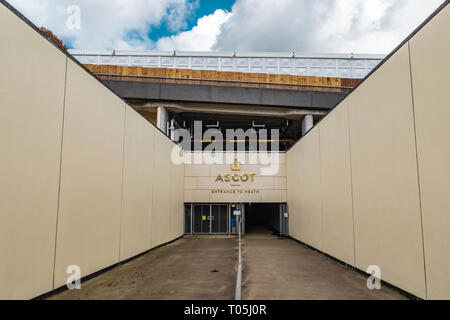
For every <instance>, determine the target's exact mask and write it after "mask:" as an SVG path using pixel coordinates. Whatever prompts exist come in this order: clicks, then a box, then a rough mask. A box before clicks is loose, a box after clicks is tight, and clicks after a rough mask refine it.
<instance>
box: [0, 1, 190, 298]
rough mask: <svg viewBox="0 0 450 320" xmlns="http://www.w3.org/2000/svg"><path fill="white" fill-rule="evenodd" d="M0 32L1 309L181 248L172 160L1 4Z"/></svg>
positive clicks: (123, 108)
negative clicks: (164, 248)
mask: <svg viewBox="0 0 450 320" xmlns="http://www.w3.org/2000/svg"><path fill="white" fill-rule="evenodd" d="M0 26H1V29H2V30H8V32H1V33H0V43H4V44H7V45H5V46H4V48H2V50H1V53H0V68H1V69H2V73H1V74H0V90H1V91H0V92H1V94H0V124H1V126H0V132H1V134H0V137H1V138H0V148H1V150H2V158H1V160H0V164H1V165H0V178H1V181H2V184H1V186H0V188H1V189H0V190H1V193H0V219H1V223H0V261H2V263H1V264H0V299H28V298H33V297H36V296H39V295H41V294H44V293H47V292H49V291H51V290H53V289H56V288H58V287H61V286H64V285H65V284H66V280H67V278H68V276H69V274H67V273H66V272H67V268H68V267H69V266H78V267H80V271H81V276H82V277H84V276H87V275H90V274H92V273H95V272H97V271H100V270H102V269H103V268H106V267H109V266H111V265H114V264H116V263H118V262H119V261H123V260H126V259H128V258H130V257H133V256H136V255H137V254H140V253H142V252H145V251H147V250H149V249H151V248H154V247H155V246H158V245H161V244H164V243H166V242H169V241H171V240H174V239H176V238H177V237H179V236H181V235H182V228H183V186H184V167H183V165H175V164H174V163H173V162H172V161H171V155H172V150H173V149H174V148H175V150H176V151H178V152H180V149H179V148H178V147H177V146H176V145H175V144H173V143H172V142H171V141H170V140H169V139H168V138H167V137H166V136H165V135H164V134H163V133H161V132H160V131H159V130H158V129H156V128H155V127H154V126H153V125H151V124H150V123H148V122H147V121H146V120H144V119H143V118H142V117H141V116H139V115H138V114H137V113H136V112H135V111H134V110H133V109H132V108H131V107H129V106H128V105H126V104H125V102H123V101H122V100H121V99H120V98H119V97H117V96H116V95H114V94H113V93H112V92H111V91H109V89H107V88H106V87H105V86H103V85H102V84H101V83H100V82H99V81H97V80H96V79H95V78H94V77H92V76H91V75H90V74H89V73H88V72H86V71H85V70H84V69H83V68H82V67H81V66H79V65H78V64H77V63H75V62H74V61H73V60H72V59H70V57H68V56H66V55H65V54H64V53H63V52H61V51H60V50H59V49H58V48H56V47H55V46H53V45H52V44H51V43H50V42H49V41H47V40H46V39H45V38H43V37H42V36H41V35H40V34H39V33H38V32H36V30H33V28H32V27H30V26H29V25H27V22H26V21H25V20H23V19H22V18H21V17H19V16H18V15H17V14H15V13H14V12H13V11H11V10H10V8H8V7H6V6H5V5H4V4H3V3H2V4H0ZM30 48H32V50H30ZM181 153H182V152H181ZM160 169H161V170H160ZM161 185H163V186H164V191H165V195H164V197H161V196H160V195H159V194H158V191H157V190H158V189H159V188H160V186H161ZM159 223H161V225H159V226H158V225H156V226H155V224H159ZM155 230H158V233H156V232H155Z"/></svg>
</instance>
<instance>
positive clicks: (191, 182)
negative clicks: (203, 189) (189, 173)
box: [184, 177, 197, 190]
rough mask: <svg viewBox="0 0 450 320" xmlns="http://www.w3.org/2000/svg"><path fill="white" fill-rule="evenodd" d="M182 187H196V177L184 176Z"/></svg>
mask: <svg viewBox="0 0 450 320" xmlns="http://www.w3.org/2000/svg"><path fill="white" fill-rule="evenodd" d="M184 189H185V190H195V189H197V178H195V177H185V178H184Z"/></svg>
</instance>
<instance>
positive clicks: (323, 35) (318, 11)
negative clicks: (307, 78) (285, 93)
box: [213, 0, 443, 53]
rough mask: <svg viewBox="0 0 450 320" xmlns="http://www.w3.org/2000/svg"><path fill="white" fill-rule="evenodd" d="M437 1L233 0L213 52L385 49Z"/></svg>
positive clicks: (413, 27) (406, 33)
mask: <svg viewBox="0 0 450 320" xmlns="http://www.w3.org/2000/svg"><path fill="white" fill-rule="evenodd" d="M441 3H443V0H427V1H423V0H369V1H368V0H315V1H313V0H277V1H276V2H275V1H273V0H237V2H236V4H235V5H234V6H233V10H232V14H233V15H232V17H231V18H230V19H229V20H228V21H227V22H226V23H224V24H223V25H222V28H221V33H220V34H219V36H218V37H217V40H216V44H215V45H214V46H213V49H215V50H243V51H293V50H295V51H300V52H319V53H320V52H330V53H331V52H337V53H339V52H354V53H388V52H390V51H391V50H393V49H394V48H395V47H396V46H397V45H398V44H399V43H400V42H401V41H402V40H403V39H404V38H406V37H407V36H408V34H409V33H411V32H412V31H413V30H414V29H415V28H416V27H417V26H418V25H419V24H420V23H421V22H422V21H423V20H425V19H426V18H427V17H428V16H429V15H430V14H431V13H432V12H433V11H434V10H435V9H436V8H437V7H438V6H439V5H440V4H441Z"/></svg>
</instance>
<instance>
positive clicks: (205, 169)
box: [185, 164, 210, 177]
mask: <svg viewBox="0 0 450 320" xmlns="http://www.w3.org/2000/svg"><path fill="white" fill-rule="evenodd" d="M185 176H186V177H209V176H210V172H209V166H207V165H206V166H205V165H202V164H187V165H186V166H185Z"/></svg>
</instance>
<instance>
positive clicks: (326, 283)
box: [242, 227, 404, 300]
mask: <svg viewBox="0 0 450 320" xmlns="http://www.w3.org/2000/svg"><path fill="white" fill-rule="evenodd" d="M243 265H244V269H243V285H242V297H243V299H247V300H259V299H261V300H270V299H281V300H304V299H308V300H319V299H325V300H328V299H333V300H376V299H388V300H397V299H404V297H403V296H402V295H400V294H399V293H397V292H396V291H394V290H392V289H390V288H387V287H386V286H383V287H382V290H374V291H370V290H368V289H367V286H366V280H367V278H366V277H364V276H363V275H361V274H360V273H358V272H356V271H351V270H349V269H347V268H346V267H345V266H343V265H341V264H340V263H338V262H336V261H334V260H332V259H329V258H327V257H326V256H325V255H323V254H321V253H319V252H316V251H315V250H312V249H310V248H308V247H306V246H304V245H302V244H300V243H298V242H296V241H294V240H292V239H287V238H279V237H278V236H275V235H272V233H271V231H269V230H267V229H266V228H264V227H263V228H256V229H253V230H248V233H247V234H246V235H245V236H244V240H243Z"/></svg>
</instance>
